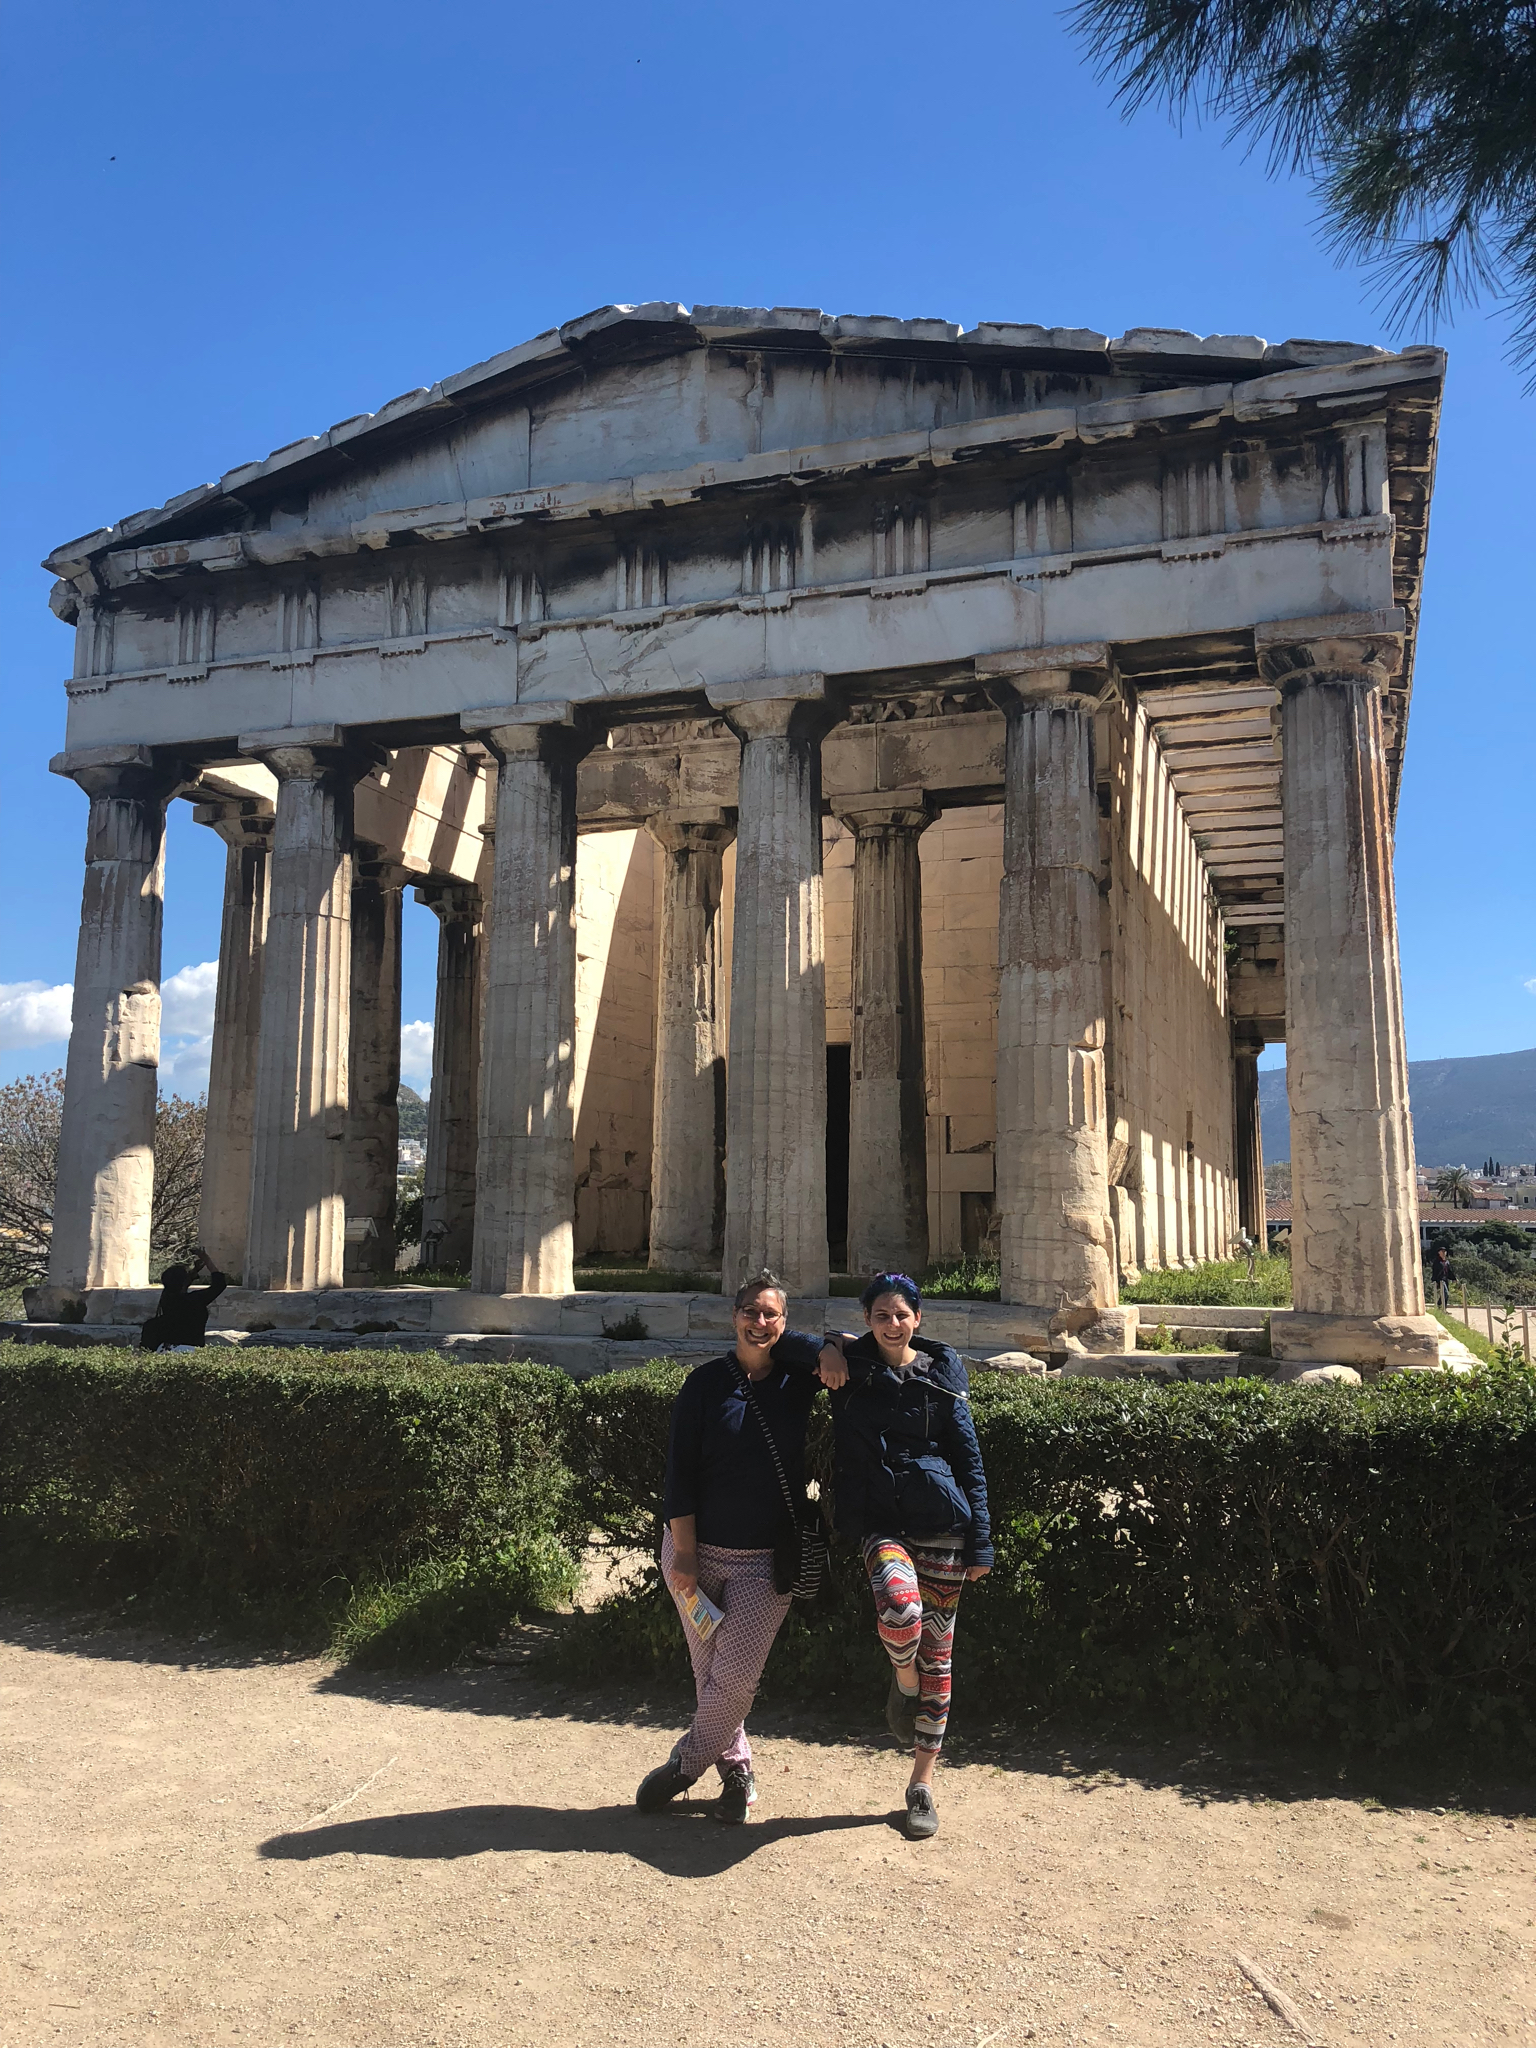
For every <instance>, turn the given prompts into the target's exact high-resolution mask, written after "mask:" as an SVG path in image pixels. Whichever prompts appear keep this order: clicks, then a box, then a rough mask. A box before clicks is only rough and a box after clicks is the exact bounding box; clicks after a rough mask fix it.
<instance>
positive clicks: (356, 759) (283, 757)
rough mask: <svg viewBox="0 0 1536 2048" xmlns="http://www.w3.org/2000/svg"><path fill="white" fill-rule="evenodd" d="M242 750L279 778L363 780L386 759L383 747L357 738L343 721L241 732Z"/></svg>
mask: <svg viewBox="0 0 1536 2048" xmlns="http://www.w3.org/2000/svg"><path fill="white" fill-rule="evenodd" d="M236 746H237V748H238V750H239V752H240V753H242V754H244V755H247V756H248V757H250V758H251V759H253V760H257V761H260V762H261V763H262V764H263V766H265V767H267V768H270V769H271V770H272V773H273V774H274V775H275V776H276V777H277V779H278V781H279V782H318V781H320V779H321V778H322V777H323V776H327V775H331V776H337V777H339V778H341V779H350V780H351V781H353V782H360V781H361V780H362V778H363V777H364V776H365V775H366V774H367V773H368V771H369V769H370V768H374V767H377V766H378V764H379V763H380V762H381V761H382V760H383V759H384V750H383V749H382V748H381V747H377V746H375V745H373V743H372V742H371V741H368V740H362V739H358V738H356V737H355V736H354V735H352V734H350V733H349V732H348V731H347V729H346V727H345V726H341V725H290V726H279V727H278V728H277V729H276V730H275V731H272V732H245V733H241V735H240V737H239V739H238V741H237V742H236Z"/></svg>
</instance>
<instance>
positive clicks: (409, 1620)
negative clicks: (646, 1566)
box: [0, 1344, 585, 1660]
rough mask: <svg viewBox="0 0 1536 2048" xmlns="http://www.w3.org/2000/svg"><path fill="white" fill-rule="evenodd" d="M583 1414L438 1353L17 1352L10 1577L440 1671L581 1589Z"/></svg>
mask: <svg viewBox="0 0 1536 2048" xmlns="http://www.w3.org/2000/svg"><path fill="white" fill-rule="evenodd" d="M575 1405H576V1390H575V1388H574V1387H573V1386H572V1384H571V1382H570V1380H569V1379H567V1378H566V1376H565V1375H564V1374H563V1373H558V1372H553V1371H550V1370H548V1369H546V1368H544V1367H542V1366H535V1365H505V1366H499V1365H482V1364H478V1363H477V1364H465V1363H462V1362H459V1361H455V1360H451V1359H447V1358H444V1357H441V1356H438V1355H436V1354H430V1353H429V1354H425V1355H417V1354H406V1353H393V1354H392V1353H387V1352H383V1353H381V1352H377V1351H370V1352H355V1353H350V1354H340V1355H338V1354H331V1353H323V1352H306V1351H291V1350H242V1351H240V1352H237V1353H229V1352H223V1351H218V1350H212V1349H210V1350H207V1351H201V1352H193V1353H176V1354H165V1355H162V1356H157V1357H146V1356H145V1355H144V1354H143V1353H141V1352H133V1351H111V1350H105V1349H103V1350H57V1351H56V1350H53V1349H51V1348H48V1347H45V1346H33V1345H14V1344H0V1559H3V1563H0V1571H3V1576H4V1580H5V1581H6V1582H7V1583H9V1584H11V1585H13V1586H14V1585H18V1584H23V1585H39V1584H41V1585H42V1586H43V1587H46V1588H52V1589H54V1590H57V1591H60V1592H70V1591H73V1592H74V1593H76V1594H84V1595H90V1594H92V1593H93V1592H95V1593H99V1594H101V1595H104V1596H106V1595H111V1596H115V1597H119V1598H121V1597H125V1596H126V1594H127V1593H130V1592H131V1593H133V1594H134V1595H136V1596H137V1595H139V1594H150V1595H152V1596H154V1598H155V1599H156V1600H157V1601H158V1602H159V1603H160V1604H161V1605H164V1604H166V1603H167V1602H173V1603H177V1604H179V1605H180V1606H181V1607H182V1608H183V1609H184V1610H185V1611H189V1612H191V1611H196V1612H205V1613H208V1614H209V1615H212V1616H214V1617H216V1618H219V1619H226V1620H228V1619H240V1620H244V1621H246V1622H250V1621H253V1620H254V1621H263V1620H265V1621H266V1622H268V1623H271V1624H273V1625H276V1626H279V1627H283V1628H287V1629H292V1630H295V1631H297V1632H298V1633H299V1634H300V1635H301V1636H308V1637H313V1636H314V1635H315V1634H316V1632H317V1631H324V1632H327V1633H330V1634H331V1635H332V1636H333V1639H334V1640H335V1641H337V1642H338V1644H339V1645H340V1646H342V1647H344V1648H347V1649H350V1650H351V1651H353V1652H354V1653H357V1654H364V1655H367V1654H373V1655H377V1656H400V1657H405V1658H408V1659H413V1660H420V1659H423V1658H425V1659H428V1660H430V1659H431V1658H433V1657H435V1656H439V1655H441V1654H443V1653H444V1652H445V1651H450V1652H451V1649H452V1648H453V1647H455V1646H456V1645H457V1643H459V1642H461V1641H462V1639H463V1638H464V1636H465V1634H466V1633H468V1635H469V1636H470V1638H471V1639H473V1638H474V1636H475V1635H476V1634H477V1633H480V1634H483V1633H484V1632H485V1631H486V1629H487V1628H488V1627H489V1626H490V1619H491V1617H492V1616H493V1615H494V1614H496V1613H498V1612H501V1613H503V1614H504V1613H505V1612H506V1611H509V1610H512V1609H515V1607H516V1606H517V1605H518V1604H520V1603H521V1602H524V1601H526V1602H527V1603H528V1604H530V1605H536V1604H547V1602H548V1601H549V1600H550V1599H554V1598H559V1597H561V1596H562V1595H564V1594H566V1593H568V1592H569V1591H570V1590H571V1588H572V1587H573V1585H574V1583H575V1578H576V1571H577V1556H578V1553H579V1548H580V1544H581V1542H582V1539H583V1538H584V1536H585V1528H584V1525H583V1524H582V1521H581V1513H582V1510H581V1506H580V1503H579V1501H578V1500H577V1498H576V1495H575V1491H574V1489H573V1487H572V1484H571V1477H570V1473H569V1471H568V1469H567V1467H566V1465H565V1462H564V1458H563V1455H562V1446H563V1443H564V1437H565V1432H566V1428H567V1426H568V1423H569V1421H570V1418H571V1416H572V1414H573V1411H574V1409H575Z"/></svg>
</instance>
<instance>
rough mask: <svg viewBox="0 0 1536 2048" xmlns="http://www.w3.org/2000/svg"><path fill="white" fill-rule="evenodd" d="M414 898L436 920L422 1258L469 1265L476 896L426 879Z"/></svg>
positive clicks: (475, 1093)
mask: <svg viewBox="0 0 1536 2048" xmlns="http://www.w3.org/2000/svg"><path fill="white" fill-rule="evenodd" d="M416 900H417V902H418V903H425V904H427V905H428V906H429V907H430V908H431V909H432V910H433V911H435V912H436V914H437V920H438V924H437V1003H436V1007H435V1009H434V1011H433V1021H432V1095H431V1099H430V1100H429V1102H428V1104H427V1165H426V1174H425V1179H424V1198H423V1201H422V1222H421V1260H422V1264H423V1265H424V1266H442V1267H447V1268H450V1269H451V1270H454V1271H457V1272H468V1270H469V1262H470V1259H471V1257H472V1255H473V1252H474V1239H475V1154H476V1151H477V1149H478V1145H479V1130H478V1125H477V1115H478V1112H477V1104H478V1102H479V1096H480V983H481V959H480V953H481V908H482V898H481V895H480V891H479V889H478V888H477V887H476V886H475V884H474V883H473V882H429V883H427V884H426V885H424V886H423V887H422V888H419V889H418V890H417V891H416Z"/></svg>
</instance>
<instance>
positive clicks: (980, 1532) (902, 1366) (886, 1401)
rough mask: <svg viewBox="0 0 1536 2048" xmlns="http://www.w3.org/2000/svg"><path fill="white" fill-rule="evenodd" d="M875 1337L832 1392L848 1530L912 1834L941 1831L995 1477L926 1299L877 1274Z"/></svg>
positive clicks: (869, 1314) (870, 1301)
mask: <svg viewBox="0 0 1536 2048" xmlns="http://www.w3.org/2000/svg"><path fill="white" fill-rule="evenodd" d="M860 1301H861V1303H862V1305H863V1309H864V1320H865V1322H866V1323H867V1324H868V1325H869V1334H868V1335H867V1336H865V1337H861V1338H860V1339H859V1340H858V1342H857V1343H856V1344H853V1345H850V1346H849V1347H848V1351H847V1354H846V1356H847V1365H848V1374H849V1378H848V1384H847V1386H846V1387H844V1388H843V1389H842V1391H841V1392H839V1393H838V1394H836V1395H835V1396H834V1397H833V1402H832V1412H833V1415H834V1417H835V1420H836V1426H837V1467H836V1470H837V1525H838V1528H839V1529H840V1530H841V1531H842V1532H843V1534H844V1535H845V1536H849V1537H851V1538H852V1539H853V1540H854V1541H855V1542H856V1543H858V1544H860V1545H861V1547H862V1549H863V1553H864V1566H865V1569H866V1570H867V1572H868V1573H869V1583H870V1586H871V1588H872V1590H873V1592H874V1596H875V1625H876V1627H877V1628H878V1630H879V1632H880V1640H881V1642H882V1643H884V1645H885V1648H886V1653H887V1655H888V1656H889V1657H890V1660H891V1666H892V1669H891V1689H890V1693H889V1696H888V1697H887V1700H886V1706H885V1719H886V1726H887V1727H888V1728H889V1729H890V1731H891V1733H892V1734H893V1735H894V1736H895V1737H896V1739H897V1741H898V1742H899V1743H901V1744H902V1746H903V1748H905V1747H906V1746H907V1745H908V1744H910V1745H911V1747H912V1776H911V1779H910V1780H909V1782H908V1785H907V1820H906V1831H907V1834H908V1835H909V1836H910V1837H911V1838H912V1839H913V1840H914V1841H922V1840H925V1839H926V1838H927V1837H928V1836H929V1835H933V1834H936V1833H937V1832H938V1826H939V1816H938V1813H937V1810H936V1809H935V1807H934V1803H933V1769H934V1765H935V1764H936V1763H937V1762H938V1760H939V1751H940V1749H941V1748H942V1746H943V1742H944V1725H945V1722H946V1721H947V1719H948V1717H949V1679H950V1656H951V1652H952V1649H953V1646H954V1635H955V1609H956V1607H957V1606H958V1604H959V1600H960V1589H961V1587H962V1586H963V1585H964V1584H965V1583H966V1581H967V1580H968V1579H979V1578H981V1577H982V1576H983V1574H984V1573H985V1572H987V1571H989V1570H990V1569H991V1565H992V1535H991V1525H990V1523H989V1522H988V1519H987V1481H986V1475H985V1474H984V1473H983V1471H982V1469H981V1452H980V1450H979V1448H978V1446H977V1442H976V1428H975V1424H974V1423H973V1421H972V1420H971V1410H970V1400H969V1388H970V1382H969V1380H968V1378H967V1376H966V1370H965V1366H964V1364H963V1362H962V1361H961V1358H960V1355H959V1353H958V1352H956V1351H952V1350H951V1349H950V1347H949V1346H948V1345H947V1344H931V1343H929V1342H928V1341H927V1340H926V1339H925V1338H922V1337H919V1336H918V1334H917V1332H918V1327H919V1325H920V1324H921V1322H922V1320H923V1305H922V1296H921V1295H920V1294H919V1292H918V1289H917V1283H916V1281H914V1280H912V1279H909V1278H908V1276H907V1275H906V1274H905V1273H877V1274H876V1275H875V1277H874V1279H873V1280H871V1282H870V1283H869V1285H868V1286H867V1287H866V1288H865V1290H864V1292H863V1294H862V1295H861V1296H860Z"/></svg>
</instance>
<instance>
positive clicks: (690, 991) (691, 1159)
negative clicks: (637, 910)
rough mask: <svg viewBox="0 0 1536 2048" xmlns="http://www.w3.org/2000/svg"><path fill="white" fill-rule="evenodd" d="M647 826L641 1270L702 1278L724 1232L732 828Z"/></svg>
mask: <svg viewBox="0 0 1536 2048" xmlns="http://www.w3.org/2000/svg"><path fill="white" fill-rule="evenodd" d="M648 825H649V829H650V833H651V836H652V838H653V839H654V840H655V841H656V843H657V846H658V847H659V848H660V850H661V862H662V895H661V944H660V947H659V954H660V958H659V961H658V971H657V982H658V989H657V1003H656V1076H655V1097H654V1114H653V1117H652V1137H651V1242H650V1264H651V1265H652V1267H654V1268H657V1269H659V1270H663V1271H668V1272H690V1273H691V1272H707V1271H710V1270H715V1269H718V1267H719V1265H720V1259H721V1254H722V1247H723V1238H724V1229H725V1088H726V1079H725V1077H726V1057H725V1056H726V1046H725V1033H724V1017H723V1012H724V1007H725V1006H724V1004H723V1002H722V1000H721V998H722V995H723V992H724V991H723V986H722V980H721V977H722V972H723V962H722V960H721V937H722V934H721V915H720V912H721V897H722V892H723V886H724V860H725V850H726V848H727V846H729V844H730V842H731V840H732V838H733V837H734V836H735V827H734V826H733V825H732V824H730V823H728V822H727V820H726V817H725V814H724V813H723V812H721V811H709V812H681V811H666V812H660V813H658V814H657V815H656V816H655V817H653V818H651V819H650V820H648Z"/></svg>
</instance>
